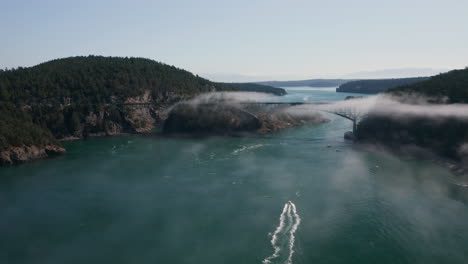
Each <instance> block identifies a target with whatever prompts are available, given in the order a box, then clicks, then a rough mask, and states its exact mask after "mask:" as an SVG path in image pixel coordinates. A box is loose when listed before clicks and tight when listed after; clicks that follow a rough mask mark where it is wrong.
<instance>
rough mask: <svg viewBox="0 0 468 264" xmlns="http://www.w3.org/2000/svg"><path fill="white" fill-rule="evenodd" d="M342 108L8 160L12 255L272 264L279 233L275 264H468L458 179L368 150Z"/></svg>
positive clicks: (4, 231)
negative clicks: (262, 126)
mask: <svg viewBox="0 0 468 264" xmlns="http://www.w3.org/2000/svg"><path fill="white" fill-rule="evenodd" d="M289 92H290V95H288V96H287V97H286V98H283V99H282V100H298V99H301V98H302V100H304V99H305V100H308V101H314V100H316V101H324V100H327V99H328V100H338V99H341V98H344V97H345V96H346V95H347V94H336V93H333V92H332V91H326V90H325V91H324V90H319V91H317V90H294V91H293V90H291V91H289ZM327 94H328V96H327ZM307 96H308V98H306V97H307ZM330 118H332V121H331V122H329V123H326V124H322V125H318V126H308V127H301V128H295V129H290V130H287V131H284V132H281V133H277V134H273V135H270V137H266V138H254V137H252V138H221V137H220V138H208V139H181V138H163V137H157V136H127V137H115V138H98V139H92V140H86V141H75V142H67V143H66V144H65V145H66V148H67V150H68V151H69V154H68V155H65V156H62V157H59V158H56V159H51V160H45V161H40V162H35V163H32V164H26V165H23V166H19V167H13V168H1V169H0V175H1V178H0V263H262V261H264V260H265V259H267V258H268V257H269V256H272V255H273V253H274V248H273V247H272V244H271V240H272V236H273V235H275V234H276V237H277V240H276V243H275V246H276V247H277V248H279V253H278V257H276V258H272V259H271V263H286V262H287V260H288V258H289V256H291V260H292V263H373V264H374V263H466V262H467V261H468V247H467V245H468V208H467V205H466V204H465V203H463V202H461V201H460V199H457V196H456V195H453V193H452V191H451V190H452V187H453V183H454V182H456V179H455V178H454V177H452V176H451V175H450V174H449V172H448V171H447V170H445V169H443V168H440V167H438V166H436V165H433V164H431V163H430V162H427V161H419V160H416V159H412V158H409V157H395V156H393V155H391V154H387V153H382V152H377V151H370V150H361V149H359V148H356V147H355V146H353V145H352V144H349V143H347V142H345V141H344V140H343V139H342V135H343V132H344V131H346V130H349V129H350V123H349V122H348V121H346V120H343V119H341V118H339V117H336V118H335V117H333V116H330ZM288 201H291V203H292V204H294V205H295V207H296V209H297V215H294V214H293V210H292V206H290V205H288ZM285 205H286V206H285ZM284 208H289V214H288V210H286V211H285V214H284V215H283V216H284V217H283V220H284V221H283V226H282V227H281V224H280V215H281V214H282V210H283V209H284ZM299 219H300V222H299V221H298V220H299ZM295 225H296V227H297V230H296V231H295V232H293V231H294V230H293V227H294V226H295ZM278 229H280V230H279V232H276V233H275V230H278ZM291 234H292V235H293V237H294V239H292V236H291ZM292 240H294V241H293V242H294V243H291V242H292ZM291 244H293V246H292V247H291ZM291 249H292V251H293V252H292V251H291Z"/></svg>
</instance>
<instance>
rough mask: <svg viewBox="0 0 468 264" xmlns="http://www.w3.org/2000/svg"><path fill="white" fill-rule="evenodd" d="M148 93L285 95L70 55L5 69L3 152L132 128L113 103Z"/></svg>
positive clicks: (158, 67)
mask: <svg viewBox="0 0 468 264" xmlns="http://www.w3.org/2000/svg"><path fill="white" fill-rule="evenodd" d="M145 91H150V98H148V99H152V100H153V101H155V102H166V103H167V102H175V101H178V100H181V99H184V98H189V97H191V96H195V95H197V94H200V93H203V92H212V91H257V92H258V91H261V92H268V93H273V94H277V95H282V94H284V93H285V91H284V90H283V89H279V88H274V87H268V86H262V85H257V84H223V83H214V82H211V81H209V80H206V79H203V78H201V77H198V76H196V75H193V74H192V73H190V72H188V71H185V70H181V69H178V68H176V67H174V66H169V65H166V64H163V63H159V62H156V61H153V60H149V59H144V58H120V57H102V56H87V57H71V58H65V59H57V60H52V61H49V62H46V63H42V64H39V65H37V66H34V67H29V68H17V69H10V70H1V71H0V150H2V149H5V148H7V147H9V146H22V145H44V144H48V143H51V142H56V141H55V138H63V137H67V136H78V137H81V136H83V135H85V134H87V133H101V132H103V131H106V129H107V130H108V129H111V128H109V126H113V127H114V128H115V127H116V126H117V127H118V129H123V127H126V126H127V127H128V126H129V124H128V120H126V118H125V117H126V115H128V111H127V112H126V113H124V112H125V111H123V110H122V109H116V108H114V107H112V105H115V104H116V103H119V102H124V101H125V100H126V99H128V98H129V97H136V96H141V95H143V94H144V92H145ZM153 114H154V113H153ZM96 115H98V117H96ZM90 118H91V119H90ZM158 118H159V117H158ZM93 119H94V120H93ZM96 119H97V121H96ZM108 121H109V122H108ZM90 122H91V123H92V124H93V126H92V127H90V126H88V125H87V123H90ZM140 125H141V124H140ZM114 130H115V129H114Z"/></svg>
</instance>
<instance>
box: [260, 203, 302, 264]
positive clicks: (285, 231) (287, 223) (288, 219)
mask: <svg viewBox="0 0 468 264" xmlns="http://www.w3.org/2000/svg"><path fill="white" fill-rule="evenodd" d="M300 224H301V217H300V216H299V214H298V213H297V209H296V205H295V204H294V203H293V202H291V201H289V202H287V203H286V204H285V205H284V207H283V211H282V212H281V215H280V223H279V225H278V227H277V228H276V230H275V232H274V233H273V235H272V238H271V246H272V247H273V249H274V252H273V254H272V255H271V256H269V257H267V258H266V259H264V260H263V264H270V263H272V261H273V260H274V259H276V258H279V257H280V252H281V247H285V246H286V247H287V248H285V250H286V251H287V249H289V255H288V258H287V259H284V258H281V259H282V260H281V261H284V263H286V264H292V258H293V255H294V242H295V240H296V237H295V233H296V231H297V229H298V228H299V225H300ZM280 238H281V240H279V239H280ZM278 240H279V241H278ZM285 244H286V245H285Z"/></svg>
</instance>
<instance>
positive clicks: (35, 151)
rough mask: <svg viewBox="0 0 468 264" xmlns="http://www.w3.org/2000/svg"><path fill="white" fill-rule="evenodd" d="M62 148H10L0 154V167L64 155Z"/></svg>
mask: <svg viewBox="0 0 468 264" xmlns="http://www.w3.org/2000/svg"><path fill="white" fill-rule="evenodd" d="M65 152H66V151H65V149H64V148H62V147H60V146H57V145H48V146H44V147H37V146H23V147H10V148H8V149H6V150H3V151H1V152H0V166H10V165H16V164H21V163H26V162H31V161H34V160H37V159H45V158H48V157H53V156H57V155H61V154H64V153H65Z"/></svg>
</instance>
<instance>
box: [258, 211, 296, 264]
mask: <svg viewBox="0 0 468 264" xmlns="http://www.w3.org/2000/svg"><path fill="white" fill-rule="evenodd" d="M290 210H291V209H290V206H289V203H286V204H285V205H284V208H283V211H282V212H281V215H280V221H279V225H278V227H277V228H276V230H275V232H274V233H273V235H272V237H271V246H272V247H273V249H274V252H273V255H271V256H269V257H267V258H266V259H264V260H263V264H269V263H271V260H272V259H275V258H277V257H278V256H279V252H280V251H281V248H280V247H279V246H278V245H277V244H276V242H277V241H278V234H279V233H281V232H282V231H283V229H284V223H285V218H286V214H287V212H288V211H290Z"/></svg>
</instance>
